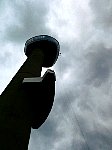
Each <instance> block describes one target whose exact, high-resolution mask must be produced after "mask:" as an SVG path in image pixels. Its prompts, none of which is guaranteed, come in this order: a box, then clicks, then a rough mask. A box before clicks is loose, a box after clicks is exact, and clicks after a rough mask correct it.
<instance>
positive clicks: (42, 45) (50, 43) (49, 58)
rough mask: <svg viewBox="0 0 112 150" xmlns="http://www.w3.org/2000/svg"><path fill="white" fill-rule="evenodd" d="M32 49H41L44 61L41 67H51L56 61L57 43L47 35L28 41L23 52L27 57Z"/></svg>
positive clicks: (58, 47) (57, 54)
mask: <svg viewBox="0 0 112 150" xmlns="http://www.w3.org/2000/svg"><path fill="white" fill-rule="evenodd" d="M34 48H37V50H38V48H39V49H42V50H43V52H44V61H43V66H42V67H52V66H53V65H54V64H55V62H56V61H57V59H58V56H59V51H60V45H59V42H58V41H57V40H56V39H55V38H53V37H51V36H48V35H39V36H35V37H32V38H30V39H28V40H27V41H26V43H25V47H24V52H25V55H26V56H27V57H29V56H30V55H31V53H32V52H33V49H34Z"/></svg>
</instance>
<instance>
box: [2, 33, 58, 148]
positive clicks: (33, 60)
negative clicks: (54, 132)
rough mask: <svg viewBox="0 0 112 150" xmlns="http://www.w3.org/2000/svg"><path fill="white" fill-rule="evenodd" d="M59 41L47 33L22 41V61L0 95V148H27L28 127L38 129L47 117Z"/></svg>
mask: <svg viewBox="0 0 112 150" xmlns="http://www.w3.org/2000/svg"><path fill="white" fill-rule="evenodd" d="M59 49H60V48H59V43H58V41H57V40H56V39H54V38H53V37H51V36H48V35H39V36H35V37H32V38H30V39H29V40H27V41H26V43H25V48H24V51H25V54H26V56H27V59H26V61H25V62H24V64H23V65H22V66H21V67H20V69H19V70H18V72H17V73H16V75H15V76H14V77H13V78H12V80H11V81H10V83H9V84H8V86H7V87H6V88H5V90H4V91H3V92H2V94H1V95H0V150H27V149H28V143H29V138H30V132H31V127H32V128H34V129H38V128H39V127H40V126H41V125H42V124H43V123H44V121H45V120H46V118H47V117H48V115H49V113H50V111H51V108H52V105H53V101H54V96H55V72H54V71H52V70H50V69H48V70H47V71H46V73H45V74H44V76H43V77H41V71H42V67H51V66H53V65H54V63H55V62H56V60H57V58H58V55H59Z"/></svg>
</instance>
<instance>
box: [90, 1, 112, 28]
mask: <svg viewBox="0 0 112 150" xmlns="http://www.w3.org/2000/svg"><path fill="white" fill-rule="evenodd" d="M90 6H91V8H92V11H93V14H94V23H95V24H96V25H97V27H99V29H100V28H102V27H103V28H104V29H106V30H108V29H112V16H111V14H112V1H109V0H99V1H97V0H94V1H93V0H90Z"/></svg>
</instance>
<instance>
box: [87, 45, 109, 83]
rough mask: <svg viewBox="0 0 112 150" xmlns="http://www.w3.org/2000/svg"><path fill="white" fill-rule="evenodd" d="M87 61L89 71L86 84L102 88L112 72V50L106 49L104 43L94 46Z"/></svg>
mask: <svg viewBox="0 0 112 150" xmlns="http://www.w3.org/2000/svg"><path fill="white" fill-rule="evenodd" d="M90 49H93V51H92V52H88V54H87V56H86V59H87V61H88V70H86V83H89V84H90V83H92V84H93V85H96V86H100V85H101V84H102V83H105V82H107V81H108V79H109V77H110V75H111V72H112V68H111V66H112V49H108V48H106V47H105V46H104V45H103V43H101V44H98V45H94V46H93V45H92V46H91V47H90Z"/></svg>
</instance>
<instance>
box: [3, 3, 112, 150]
mask: <svg viewBox="0 0 112 150" xmlns="http://www.w3.org/2000/svg"><path fill="white" fill-rule="evenodd" d="M39 34H48V35H51V36H53V37H55V38H56V39H57V40H58V41H59V42H60V47H61V53H62V54H61V56H60V57H59V59H58V61H57V62H56V64H55V65H54V67H53V68H52V69H54V70H55V72H56V75H57V81H56V95H55V102H54V105H53V109H52V111H51V113H50V115H49V117H48V119H47V120H46V122H45V123H44V124H43V125H42V126H41V127H40V128H39V129H38V130H32V132H31V138H30V143H29V150H112V1H111V0H29V1H28V0H12V1H10V0H1V1H0V92H2V91H3V90H4V88H5V87H6V86H7V84H8V83H9V81H10V80H11V78H12V77H13V76H14V74H15V73H16V72H17V70H18V69H19V68H20V66H21V65H22V64H23V62H24V61H25V60H26V56H25V55H24V51H23V49H24V44H25V42H26V40H27V39H28V38H30V37H32V36H35V35H39ZM43 71H45V70H44V69H43Z"/></svg>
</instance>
